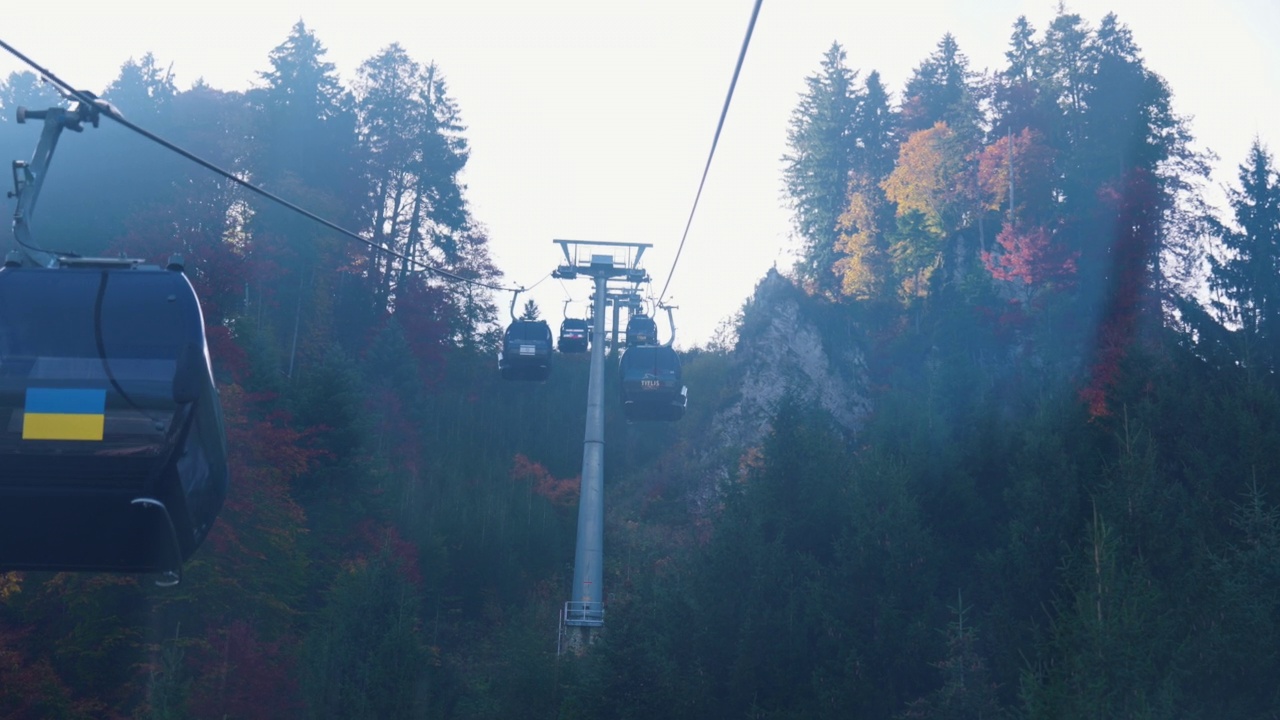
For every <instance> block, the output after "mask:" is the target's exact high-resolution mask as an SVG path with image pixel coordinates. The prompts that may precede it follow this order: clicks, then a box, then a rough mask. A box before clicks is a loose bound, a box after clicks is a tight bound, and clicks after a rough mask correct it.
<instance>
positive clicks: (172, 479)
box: [0, 261, 227, 573]
mask: <svg viewBox="0 0 1280 720" xmlns="http://www.w3.org/2000/svg"><path fill="white" fill-rule="evenodd" d="M226 493H227V449H226V434H225V430H224V427H223V422H222V411H221V407H220V405H219V401H218V397H217V391H216V389H215V388H214V383H213V375H212V373H211V370H210V365H209V354H208V350H207V346H206V342H205V332H204V319H203V317H202V315H201V311H200V304H199V301H198V300H197V299H196V294H195V291H194V290H193V289H192V287H191V284H190V283H189V282H188V281H187V278H186V276H185V275H183V273H182V272H181V268H180V267H179V266H171V267H170V269H167V270H166V269H160V268H158V267H154V266H138V265H134V264H130V263H127V262H125V263H114V264H113V263H110V262H109V261H107V262H102V261H99V262H97V263H96V264H90V265H89V266H82V267H77V266H71V267H61V268H56V269H50V268H22V267H12V266H7V267H5V268H4V269H2V270H0V570H55V571H77V570H78V571H112V572H160V573H177V572H178V571H179V569H180V568H181V564H182V563H183V562H184V561H185V560H186V559H187V558H189V557H190V556H191V554H192V553H193V552H195V550H196V548H197V547H199V546H200V544H201V542H202V541H203V540H204V539H205V537H206V536H207V535H208V533H209V530H210V528H211V527H212V525H213V522H214V519H215V518H216V517H217V515H218V511H219V510H220V509H221V507H222V503H223V500H224V499H225V497H226Z"/></svg>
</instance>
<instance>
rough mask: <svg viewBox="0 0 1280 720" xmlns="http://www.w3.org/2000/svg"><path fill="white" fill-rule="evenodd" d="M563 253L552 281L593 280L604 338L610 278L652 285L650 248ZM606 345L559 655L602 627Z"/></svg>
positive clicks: (587, 244) (590, 393)
mask: <svg viewBox="0 0 1280 720" xmlns="http://www.w3.org/2000/svg"><path fill="white" fill-rule="evenodd" d="M552 242H554V243H556V244H557V245H559V246H560V249H561V250H562V251H563V252H564V260H565V263H564V265H561V266H560V267H558V268H556V270H555V271H554V272H553V273H552V276H553V277H556V278H559V279H563V280H573V279H576V278H579V277H583V278H588V277H589V278H591V279H592V281H593V282H594V283H595V294H594V295H593V297H592V303H593V312H592V322H593V323H594V327H593V330H592V332H593V333H594V336H595V337H596V338H597V339H601V338H604V336H605V334H604V333H605V327H604V316H605V296H606V294H607V293H606V290H607V284H608V282H609V280H610V279H614V278H622V279H625V280H627V281H628V282H633V283H643V282H648V281H649V275H648V273H646V272H645V271H644V270H643V269H642V268H641V267H640V258H641V256H643V255H644V251H645V250H646V249H647V248H650V247H652V245H650V244H648V243H622V242H592V241H586V240H553V241H552ZM604 345H605V343H603V342H593V343H591V371H590V376H589V382H588V384H587V423H586V431H585V432H584V434H583V440H582V485H581V490H580V492H579V495H578V540H577V547H576V550H575V551H574V556H573V586H572V588H571V589H570V597H569V600H568V601H567V602H565V604H564V609H563V610H562V611H561V613H560V631H559V636H558V642H557V652H564V651H565V650H569V651H571V652H575V653H580V652H582V651H583V650H585V649H586V647H587V646H588V645H590V644H591V643H592V642H593V641H594V640H595V637H596V633H597V632H598V631H599V629H600V628H601V627H603V626H604V610H605V608H604V600H605V595H604V572H603V570H604Z"/></svg>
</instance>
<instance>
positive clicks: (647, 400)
mask: <svg viewBox="0 0 1280 720" xmlns="http://www.w3.org/2000/svg"><path fill="white" fill-rule="evenodd" d="M619 369H620V372H621V374H622V410H623V414H624V415H625V416H626V418H627V419H628V420H631V421H653V420H658V421H672V420H679V419H680V418H681V417H683V416H684V409H685V406H686V405H687V404H688V390H687V389H686V388H685V386H684V381H683V379H682V377H681V374H680V357H679V356H678V355H677V354H676V351H675V350H674V349H672V348H671V347H670V346H667V345H640V346H638V347H629V348H627V350H626V352H625V353H623V355H622V361H621V362H620V368H619Z"/></svg>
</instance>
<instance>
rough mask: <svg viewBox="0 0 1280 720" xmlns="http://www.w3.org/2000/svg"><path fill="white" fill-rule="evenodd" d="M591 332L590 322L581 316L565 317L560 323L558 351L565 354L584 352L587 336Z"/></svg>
mask: <svg viewBox="0 0 1280 720" xmlns="http://www.w3.org/2000/svg"><path fill="white" fill-rule="evenodd" d="M590 334H591V323H590V321H588V320H585V319H583V318H565V319H564V322H562V323H560V342H559V344H558V346H557V347H558V348H559V350H560V352H562V353H567V354H574V353H584V352H586V351H587V349H588V342H587V338H588V336H589V335H590Z"/></svg>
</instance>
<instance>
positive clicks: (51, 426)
mask: <svg viewBox="0 0 1280 720" xmlns="http://www.w3.org/2000/svg"><path fill="white" fill-rule="evenodd" d="M106 407H107V391H106V390H81V389H77V388H27V403H26V406H25V408H24V410H23V413H22V439H23V440H101V439H102V426H103V423H104V422H105V421H106Z"/></svg>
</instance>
